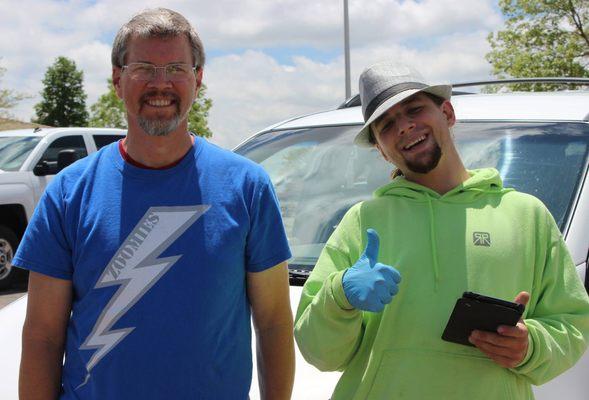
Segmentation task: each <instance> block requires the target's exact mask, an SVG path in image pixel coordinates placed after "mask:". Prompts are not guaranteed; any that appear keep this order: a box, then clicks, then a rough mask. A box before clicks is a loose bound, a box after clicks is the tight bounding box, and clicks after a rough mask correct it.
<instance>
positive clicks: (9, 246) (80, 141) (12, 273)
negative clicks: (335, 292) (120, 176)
mask: <svg viewBox="0 0 589 400" xmlns="http://www.w3.org/2000/svg"><path fill="white" fill-rule="evenodd" d="M124 136H125V131H124V130H121V129H101V128H35V129H20V130H12V131H3V132H0V289H4V288H8V287H9V286H11V285H12V284H13V283H14V281H15V279H17V277H18V276H19V275H22V274H24V273H25V272H24V271H21V270H19V269H17V268H14V269H13V268H12V265H11V260H12V256H13V255H14V252H15V250H16V246H17V245H18V243H19V241H20V238H21V237H22V235H23V233H24V231H25V228H26V227H27V223H28V221H29V220H30V218H31V215H32V214H33V210H34V209H35V205H36V204H37V202H38V201H39V198H40V197H41V195H42V194H43V191H44V190H45V187H46V186H47V184H48V183H49V181H50V180H51V179H52V178H53V176H55V174H56V173H57V172H59V171H60V170H62V169H63V168H65V167H67V166H68V165H69V164H71V163H72V162H74V161H75V160H77V159H80V158H83V157H86V156H87V155H88V154H90V153H93V152H95V151H97V150H98V149H100V148H101V147H103V146H105V145H107V144H109V143H111V142H113V141H115V140H119V139H120V138H122V137H124Z"/></svg>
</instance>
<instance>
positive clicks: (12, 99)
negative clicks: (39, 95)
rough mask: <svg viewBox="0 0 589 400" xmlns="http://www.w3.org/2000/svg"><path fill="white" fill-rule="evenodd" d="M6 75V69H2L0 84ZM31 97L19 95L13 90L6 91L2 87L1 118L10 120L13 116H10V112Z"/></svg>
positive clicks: (0, 70)
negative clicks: (20, 102)
mask: <svg viewBox="0 0 589 400" xmlns="http://www.w3.org/2000/svg"><path fill="white" fill-rule="evenodd" d="M5 73H6V68H2V67H0V82H1V81H2V77H3V76H4V74H5ZM30 97H31V96H28V95H26V94H24V93H18V92H15V91H14V90H11V89H4V88H2V87H0V117H2V118H10V117H12V115H11V114H10V110H11V109H12V108H14V107H15V106H16V105H17V104H18V102H19V101H21V100H24V99H28V98H30Z"/></svg>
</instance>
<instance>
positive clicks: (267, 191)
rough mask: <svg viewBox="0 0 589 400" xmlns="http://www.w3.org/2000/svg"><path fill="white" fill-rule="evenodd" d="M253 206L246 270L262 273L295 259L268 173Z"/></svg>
mask: <svg viewBox="0 0 589 400" xmlns="http://www.w3.org/2000/svg"><path fill="white" fill-rule="evenodd" d="M262 177H263V179H261V182H260V184H259V185H258V186H257V191H256V192H255V193H254V199H253V201H252V205H251V214H250V215H251V216H250V220H251V222H250V231H249V234H248V237H247V243H246V250H245V252H246V269H247V271H248V272H261V271H264V270H266V269H268V268H271V267H273V266H275V265H277V264H279V263H281V262H283V261H286V260H288V259H289V258H290V257H291V253H290V249H289V247H288V240H287V238H286V232H285V231H284V225H283V224H282V217H281V215H280V206H279V204H278V198H277V197H276V193H275V192H274V188H273V187H272V183H271V182H270V178H269V177H268V175H267V174H266V173H265V172H264V173H263V175H262Z"/></svg>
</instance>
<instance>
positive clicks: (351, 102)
mask: <svg viewBox="0 0 589 400" xmlns="http://www.w3.org/2000/svg"><path fill="white" fill-rule="evenodd" d="M509 83H559V84H567V85H583V86H589V78H550V77H545V78H509V79H492V80H484V81H472V82H458V83H452V84H451V85H452V88H459V87H469V86H488V85H505V84H509ZM467 94H474V93H472V92H466V91H463V90H452V96H460V95H467ZM359 105H361V103H360V95H359V94H356V95H354V96H351V97H349V98H348V99H347V100H346V101H344V102H343V103H342V104H340V105H339V107H338V108H337V109H338V110H339V109H342V108H350V107H357V106H359Z"/></svg>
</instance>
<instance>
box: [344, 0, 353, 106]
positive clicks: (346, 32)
mask: <svg viewBox="0 0 589 400" xmlns="http://www.w3.org/2000/svg"><path fill="white" fill-rule="evenodd" d="M344 58H345V64H346V98H345V100H347V99H349V98H350V96H351V95H352V89H351V84H350V82H351V78H350V22H349V18H348V0H344Z"/></svg>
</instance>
